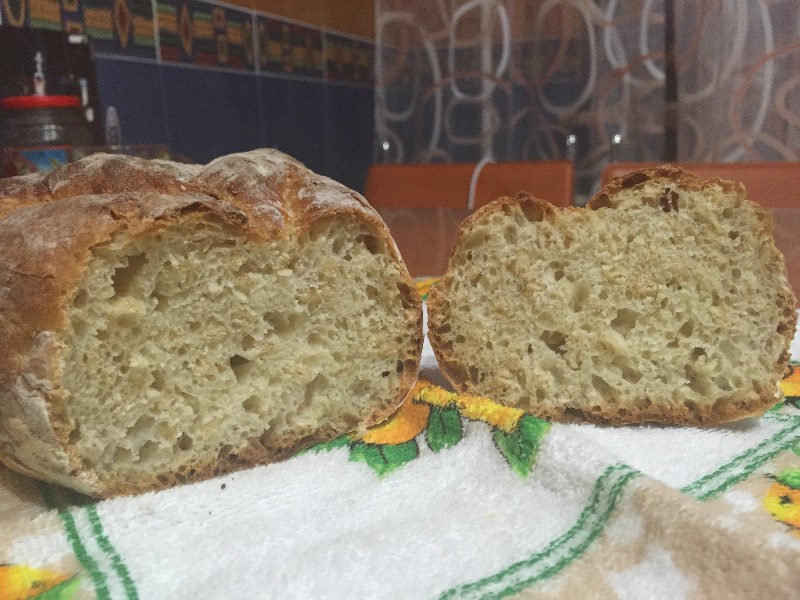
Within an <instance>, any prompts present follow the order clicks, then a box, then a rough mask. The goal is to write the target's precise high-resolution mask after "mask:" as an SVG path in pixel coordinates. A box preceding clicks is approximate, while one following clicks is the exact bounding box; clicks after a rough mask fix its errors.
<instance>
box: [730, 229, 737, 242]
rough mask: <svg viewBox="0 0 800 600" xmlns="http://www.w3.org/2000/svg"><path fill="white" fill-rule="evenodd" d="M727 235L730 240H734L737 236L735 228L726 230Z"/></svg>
mask: <svg viewBox="0 0 800 600" xmlns="http://www.w3.org/2000/svg"><path fill="white" fill-rule="evenodd" d="M728 237H729V238H731V239H732V240H735V239H736V238H738V237H739V232H738V231H735V230H731V231H729V232H728Z"/></svg>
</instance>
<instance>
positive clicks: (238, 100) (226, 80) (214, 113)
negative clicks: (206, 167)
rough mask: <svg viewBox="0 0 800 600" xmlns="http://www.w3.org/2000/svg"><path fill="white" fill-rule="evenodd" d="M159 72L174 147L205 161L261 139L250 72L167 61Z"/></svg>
mask: <svg viewBox="0 0 800 600" xmlns="http://www.w3.org/2000/svg"><path fill="white" fill-rule="evenodd" d="M161 73H162V86H163V90H164V106H165V109H166V118H167V126H168V128H169V132H170V145H171V148H172V150H173V152H177V153H180V154H184V155H186V156H188V157H189V158H191V159H192V160H194V161H196V162H203V163H205V162H208V161H210V160H212V159H214V158H216V157H217V156H221V155H223V154H230V153H232V152H242V151H244V150H252V149H253V148H257V147H259V146H260V145H261V136H260V126H259V123H260V119H259V112H258V111H259V106H258V101H257V99H258V91H257V87H256V81H257V80H256V77H255V76H254V75H252V74H247V73H241V74H240V73H236V72H233V71H220V70H215V69H198V68H194V67H181V66H177V65H176V66H173V65H168V64H163V65H162V66H161Z"/></svg>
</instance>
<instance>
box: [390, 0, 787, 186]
mask: <svg viewBox="0 0 800 600" xmlns="http://www.w3.org/2000/svg"><path fill="white" fill-rule="evenodd" d="M375 6H376V59H375V60H376V64H375V68H376V71H375V76H376V90H375V94H376V98H375V100H376V102H375V110H376V115H375V119H376V128H375V136H376V137H375V142H376V143H375V161H376V162H379V163H386V162H436V161H443V162H478V161H481V160H494V161H519V160H546V159H554V158H570V159H572V160H573V161H574V163H575V167H576V173H577V181H576V191H577V193H578V195H579V201H580V199H583V200H584V201H585V199H587V198H588V197H589V195H590V194H591V193H592V191H593V190H594V189H596V187H597V185H598V180H599V177H600V175H601V173H602V170H603V168H604V167H605V165H606V164H608V162H609V161H619V160H635V161H664V160H677V161H694V162H738V161H759V160H787V161H788V160H798V159H800V150H799V148H800V68H798V67H800V3H798V2H796V0H772V1H767V0H692V1H689V0H684V1H679V0H376V5H375Z"/></svg>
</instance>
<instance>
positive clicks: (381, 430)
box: [310, 380, 550, 477]
mask: <svg viewBox="0 0 800 600" xmlns="http://www.w3.org/2000/svg"><path fill="white" fill-rule="evenodd" d="M464 419H468V420H472V421H481V422H483V423H486V424H487V425H489V426H490V427H491V428H492V439H493V440H494V443H495V446H496V447H497V449H498V451H499V452H500V454H502V456H503V457H504V458H505V459H506V461H507V462H508V464H509V466H510V467H511V469H512V470H514V471H515V472H516V473H517V474H518V475H520V476H522V477H526V476H527V475H528V474H529V473H530V472H531V469H533V466H534V464H536V456H537V454H538V451H539V447H540V445H541V443H542V440H543V439H544V438H545V436H546V435H547V432H548V431H549V430H550V423H548V422H547V421H543V420H542V419H537V418H536V417H533V416H531V415H528V414H525V413H524V412H523V411H521V410H519V409H516V408H508V407H506V406H501V405H500V404H497V403H496V402H493V401H492V400H490V399H488V398H483V397H481V396H470V395H468V394H457V393H455V392H449V391H447V390H445V389H443V388H441V387H438V386H436V385H433V384H431V383H429V382H427V381H424V380H420V381H418V382H417V384H416V385H415V386H414V388H413V389H412V390H411V392H409V394H408V396H407V397H406V399H405V401H404V402H403V404H402V405H401V406H400V408H398V409H397V411H395V413H394V414H393V415H392V416H391V417H389V419H388V420H387V421H385V422H384V423H381V424H380V425H377V426H375V427H372V428H370V429H368V430H367V432H366V433H365V434H363V435H360V436H359V435H345V436H342V437H340V438H337V439H335V440H333V441H331V442H326V443H323V444H318V445H316V446H313V447H312V448H310V450H311V451H313V452H322V451H326V450H332V449H334V448H341V447H345V446H346V447H347V448H348V449H349V452H350V460H352V461H359V462H364V463H366V464H367V465H368V466H369V467H371V468H372V469H373V470H374V471H375V472H376V473H378V475H386V474H388V473H390V472H392V471H394V470H395V469H397V468H399V467H401V466H403V465H404V464H406V463H407V462H409V461H412V460H414V459H415V458H417V457H418V456H419V443H420V442H419V441H418V440H419V439H420V437H422V434H423V433H424V440H425V443H426V444H427V445H428V448H430V449H431V450H432V451H433V452H435V453H438V452H441V451H442V450H446V449H448V448H452V447H453V446H455V445H456V444H458V443H459V442H460V441H461V439H462V438H463V436H464V424H463V420H464Z"/></svg>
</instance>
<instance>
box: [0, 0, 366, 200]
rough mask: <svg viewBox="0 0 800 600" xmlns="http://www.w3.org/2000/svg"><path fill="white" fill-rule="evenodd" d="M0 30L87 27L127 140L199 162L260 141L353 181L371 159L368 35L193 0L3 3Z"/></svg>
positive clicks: (359, 183)
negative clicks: (161, 147) (164, 146)
mask: <svg viewBox="0 0 800 600" xmlns="http://www.w3.org/2000/svg"><path fill="white" fill-rule="evenodd" d="M0 18H1V19H2V21H0V25H1V26H30V27H39V28H46V29H64V30H67V31H74V32H84V33H87V34H88V35H90V36H91V38H92V40H93V45H94V51H95V64H96V68H97V79H98V87H99V91H100V100H101V103H102V108H103V111H105V108H106V107H108V106H114V107H116V109H117V111H118V113H119V116H120V122H121V127H122V136H123V141H124V142H125V143H130V144H133V143H166V144H168V145H169V146H170V148H171V149H172V151H173V152H175V153H178V154H182V155H185V156H188V157H189V158H191V159H192V160H194V161H198V162H206V161H208V160H210V159H212V158H214V157H216V156H219V155H222V154H226V153H230V152H236V151H242V150H247V149H251V148H255V147H261V146H271V147H275V148H279V149H281V150H283V151H285V152H288V153H290V154H292V155H293V156H295V157H296V158H298V159H300V160H302V161H303V162H305V163H306V165H308V166H309V167H310V168H312V169H314V170H315V171H318V172H320V173H323V174H325V175H328V176H330V177H333V178H334V179H337V180H339V181H341V182H343V183H345V184H346V185H349V186H351V187H354V188H356V189H362V188H363V180H364V177H365V175H366V171H367V169H368V167H369V165H370V163H371V161H372V144H373V119H374V117H373V114H374V111H373V106H374V99H373V55H374V46H373V44H372V42H371V41H370V40H367V39H364V38H358V37H355V36H352V35H346V34H342V33H339V32H334V31H329V30H326V29H320V28H318V27H314V26H311V25H308V24H304V23H301V22H296V21H290V20H288V19H284V18H281V17H278V16H275V15H270V14H266V13H262V12H259V11H256V10H248V9H245V8H241V7H235V6H232V5H228V4H224V3H219V2H206V1H200V0H152V1H151V0H3V1H2V2H1V3H0Z"/></svg>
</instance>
